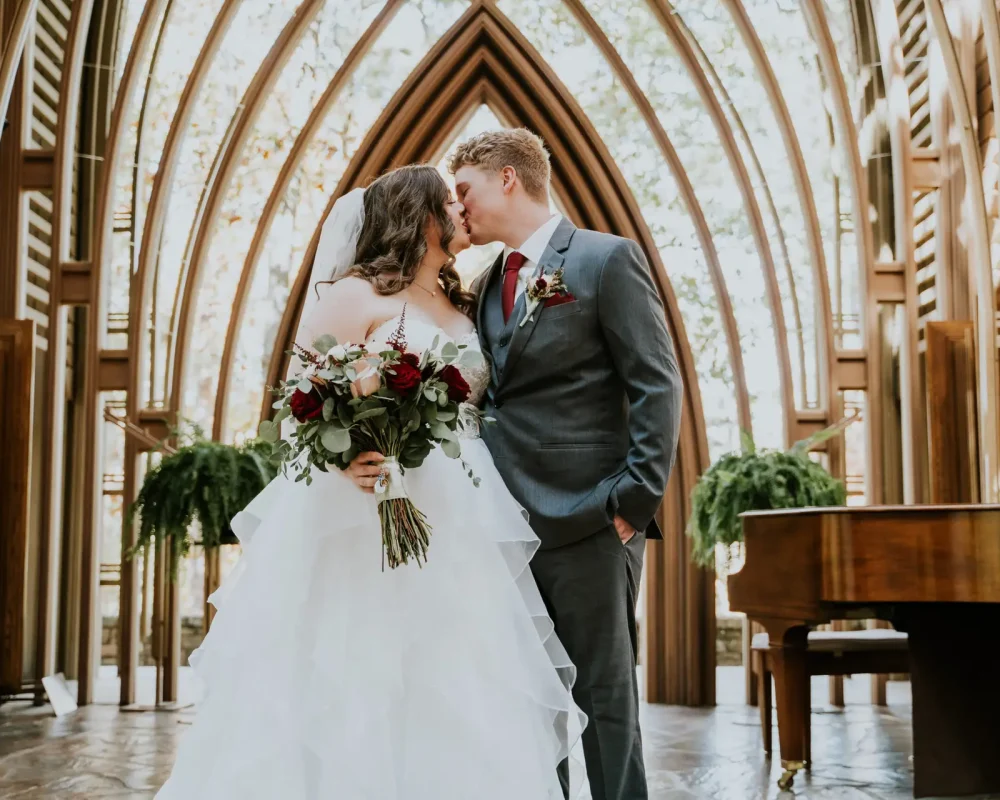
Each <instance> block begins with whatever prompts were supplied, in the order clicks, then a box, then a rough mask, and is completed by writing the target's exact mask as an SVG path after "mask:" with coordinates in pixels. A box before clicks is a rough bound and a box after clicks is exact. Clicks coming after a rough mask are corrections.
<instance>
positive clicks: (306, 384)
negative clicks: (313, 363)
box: [295, 378, 313, 394]
mask: <svg viewBox="0 0 1000 800" xmlns="http://www.w3.org/2000/svg"><path fill="white" fill-rule="evenodd" d="M295 388H296V389H297V390H298V391H300V392H302V393H303V394H309V392H311V391H312V390H313V384H312V381H311V380H309V379H308V378H303V379H302V380H300V381H299V382H298V384H297V385H296V387H295Z"/></svg>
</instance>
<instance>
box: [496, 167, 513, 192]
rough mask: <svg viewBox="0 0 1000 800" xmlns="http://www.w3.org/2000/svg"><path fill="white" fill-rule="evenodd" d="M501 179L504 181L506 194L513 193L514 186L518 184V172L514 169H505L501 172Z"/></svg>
mask: <svg viewBox="0 0 1000 800" xmlns="http://www.w3.org/2000/svg"><path fill="white" fill-rule="evenodd" d="M500 177H501V179H502V180H503V192H504V194H510V193H511V192H513V191H514V186H515V184H516V183H517V170H516V169H514V168H513V167H504V168H503V169H502V170H500Z"/></svg>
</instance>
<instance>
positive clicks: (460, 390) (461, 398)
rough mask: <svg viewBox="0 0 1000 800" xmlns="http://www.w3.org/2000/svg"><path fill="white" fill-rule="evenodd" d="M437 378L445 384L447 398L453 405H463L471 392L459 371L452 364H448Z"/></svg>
mask: <svg viewBox="0 0 1000 800" xmlns="http://www.w3.org/2000/svg"><path fill="white" fill-rule="evenodd" d="M438 378H439V379H440V380H442V381H444V382H445V384H447V386H448V398H449V399H450V400H451V401H452V402H453V403H464V402H465V401H466V400H468V399H469V395H470V394H471V392H472V390H471V389H470V388H469V384H468V383H466V381H465V378H463V377H462V373H461V371H460V370H459V369H458V367H456V366H455V365H454V364H448V366H446V367H445V368H444V369H442V370H441V374H440V375H438Z"/></svg>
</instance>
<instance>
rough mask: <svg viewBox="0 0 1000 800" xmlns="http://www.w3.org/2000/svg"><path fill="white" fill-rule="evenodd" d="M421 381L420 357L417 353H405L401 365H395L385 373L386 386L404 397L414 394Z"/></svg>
mask: <svg viewBox="0 0 1000 800" xmlns="http://www.w3.org/2000/svg"><path fill="white" fill-rule="evenodd" d="M420 381H421V375H420V357H419V356H417V355H416V354H415V353H403V355H402V356H400V359H399V363H398V364H393V365H392V366H391V367H389V368H388V369H387V370H386V372H385V385H386V386H388V387H389V388H390V389H392V391H394V392H396V393H397V394H401V395H403V396H406V395H408V394H410V393H411V392H413V390H414V389H416V388H417V387H418V386H419V385H420Z"/></svg>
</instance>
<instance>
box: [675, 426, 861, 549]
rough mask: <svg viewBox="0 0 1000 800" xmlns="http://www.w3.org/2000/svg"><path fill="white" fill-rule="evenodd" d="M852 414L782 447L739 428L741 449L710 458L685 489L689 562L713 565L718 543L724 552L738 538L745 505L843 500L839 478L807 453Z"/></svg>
mask: <svg viewBox="0 0 1000 800" xmlns="http://www.w3.org/2000/svg"><path fill="white" fill-rule="evenodd" d="M856 419H858V416H857V415H854V416H852V417H845V418H844V419H842V420H840V421H839V422H837V423H836V424H834V425H831V426H830V427H829V428H825V429H824V430H822V431H820V432H818V433H816V434H814V435H813V436H811V437H809V438H808V439H803V440H802V441H800V442H797V443H796V444H794V445H793V446H792V447H791V448H789V449H788V450H785V451H781V450H758V449H757V448H756V447H755V446H754V442H753V439H752V438H751V437H750V436H749V435H748V434H747V433H746V432H744V433H743V435H742V437H741V439H742V451H741V452H739V453H728V454H726V455H724V456H722V457H721V458H720V459H719V460H718V461H716V462H715V463H714V464H712V466H711V467H709V468H708V470H707V471H706V472H705V473H704V474H703V475H702V476H701V478H700V479H699V480H698V483H697V485H696V486H695V488H694V491H693V492H692V493H691V516H690V518H689V519H688V525H687V534H688V536H689V537H691V544H692V547H691V549H692V559H693V560H694V561H695V563H697V564H700V565H702V566H713V565H714V564H715V553H716V547H717V546H718V545H720V544H721V545H725V546H726V548H727V552H729V549H730V548H731V546H732V545H734V544H737V543H742V541H743V524H742V522H741V521H740V514H742V513H743V512H745V511H765V510H768V509H773V508H811V507H819V506H841V505H844V503H845V502H846V499H847V491H846V489H845V487H844V484H843V482H842V481H839V480H837V479H836V478H834V477H833V476H832V475H830V473H829V472H827V471H826V469H824V468H823V466H822V465H821V464H819V463H817V462H815V461H813V460H812V459H811V458H809V450H811V449H812V448H813V447H815V446H816V445H817V444H819V443H820V442H823V441H826V440H827V439H830V438H832V437H833V436H837V435H839V434H840V433H842V432H843V431H844V430H845V429H846V428H847V427H848V426H849V425H850V424H851V423H853V422H854V421H855V420H856Z"/></svg>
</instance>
